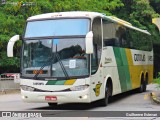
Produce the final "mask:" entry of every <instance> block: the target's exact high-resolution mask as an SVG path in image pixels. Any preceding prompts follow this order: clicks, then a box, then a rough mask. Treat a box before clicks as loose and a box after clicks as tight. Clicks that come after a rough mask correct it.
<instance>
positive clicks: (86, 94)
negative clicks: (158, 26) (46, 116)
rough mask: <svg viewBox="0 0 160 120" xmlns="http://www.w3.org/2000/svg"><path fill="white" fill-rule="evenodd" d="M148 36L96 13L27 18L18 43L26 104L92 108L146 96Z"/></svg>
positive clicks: (150, 74)
mask: <svg viewBox="0 0 160 120" xmlns="http://www.w3.org/2000/svg"><path fill="white" fill-rule="evenodd" d="M150 37H151V35H150V33H149V32H147V31H146V30H141V29H139V28H136V27H134V26H132V25H131V24H130V23H128V22H126V21H124V20H121V19H118V18H116V17H113V16H106V15H104V14H101V13H97V12H82V11H74V12H57V13H47V14H41V15H36V16H32V17H29V18H28V19H27V23H26V28H25V32H24V35H23V36H22V37H20V36H19V35H15V36H13V37H12V38H11V39H10V41H9V43H8V46H7V54H8V56H9V57H13V46H14V43H15V42H16V41H17V40H19V39H22V41H23V45H22V52H21V81H20V86H21V95H22V99H23V101H25V102H36V103H37V102H43V103H48V104H49V105H50V106H54V105H57V104H60V103H91V102H93V101H97V100H99V101H100V104H101V105H103V106H106V105H107V104H108V98H109V97H110V96H113V95H116V94H119V93H122V92H126V91H129V90H133V89H138V90H139V91H140V92H144V91H146V86H147V84H149V83H151V82H152V78H153V49H152V41H151V38H150Z"/></svg>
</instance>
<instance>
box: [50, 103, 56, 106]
mask: <svg viewBox="0 0 160 120" xmlns="http://www.w3.org/2000/svg"><path fill="white" fill-rule="evenodd" d="M48 105H49V106H50V107H56V106H57V103H48Z"/></svg>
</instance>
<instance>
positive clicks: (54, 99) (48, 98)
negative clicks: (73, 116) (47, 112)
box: [45, 96, 57, 101]
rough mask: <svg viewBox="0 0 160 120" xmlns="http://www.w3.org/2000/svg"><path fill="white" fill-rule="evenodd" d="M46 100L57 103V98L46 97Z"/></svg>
mask: <svg viewBox="0 0 160 120" xmlns="http://www.w3.org/2000/svg"><path fill="white" fill-rule="evenodd" d="M45 100H46V101H57V97H56V96H46V97H45Z"/></svg>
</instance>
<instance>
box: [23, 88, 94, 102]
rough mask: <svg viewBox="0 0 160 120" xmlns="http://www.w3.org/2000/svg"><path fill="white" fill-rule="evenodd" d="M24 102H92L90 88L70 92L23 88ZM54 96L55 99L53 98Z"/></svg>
mask: <svg viewBox="0 0 160 120" xmlns="http://www.w3.org/2000/svg"><path fill="white" fill-rule="evenodd" d="M21 95H22V100H23V101H24V102H35V103H37V102H39V103H90V102H91V99H90V94H89V89H86V90H82V91H69V92H30V91H24V90H22V89H21ZM52 98H53V99H52Z"/></svg>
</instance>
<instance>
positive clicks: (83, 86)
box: [70, 85, 89, 91]
mask: <svg viewBox="0 0 160 120" xmlns="http://www.w3.org/2000/svg"><path fill="white" fill-rule="evenodd" d="M88 87H89V85H80V86H74V87H72V88H70V90H71V91H81V90H85V89H87V88H88Z"/></svg>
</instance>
